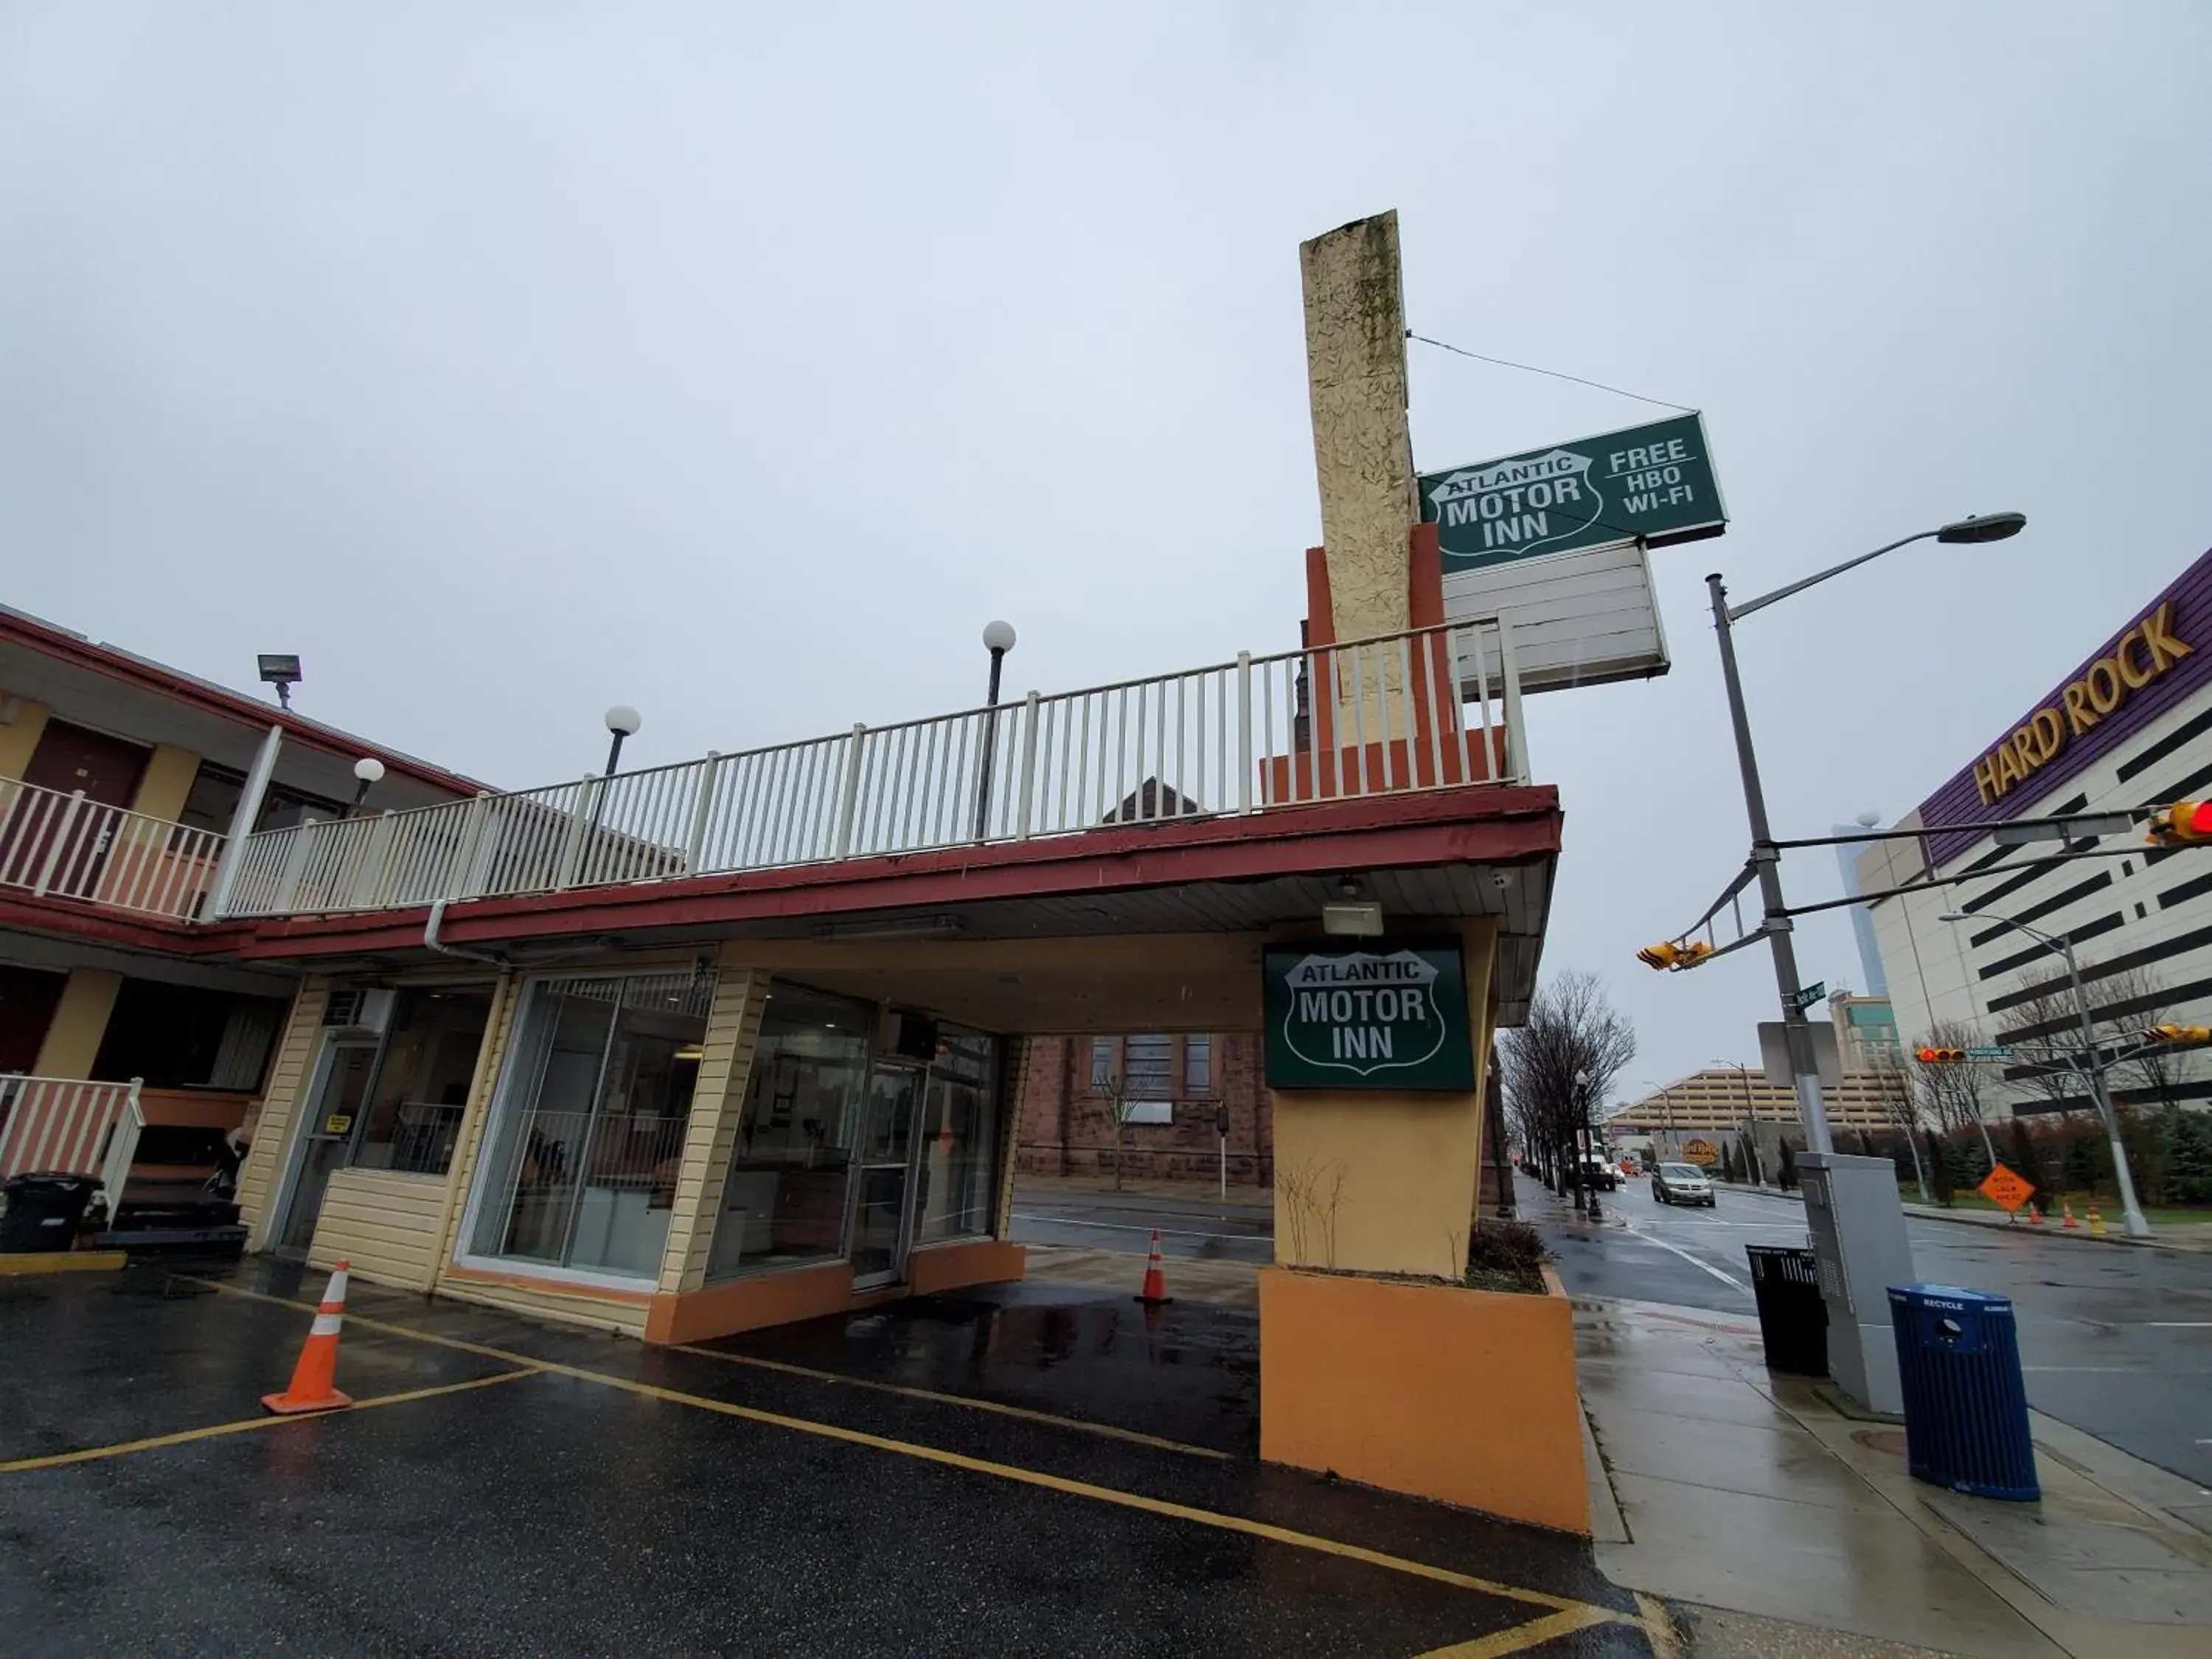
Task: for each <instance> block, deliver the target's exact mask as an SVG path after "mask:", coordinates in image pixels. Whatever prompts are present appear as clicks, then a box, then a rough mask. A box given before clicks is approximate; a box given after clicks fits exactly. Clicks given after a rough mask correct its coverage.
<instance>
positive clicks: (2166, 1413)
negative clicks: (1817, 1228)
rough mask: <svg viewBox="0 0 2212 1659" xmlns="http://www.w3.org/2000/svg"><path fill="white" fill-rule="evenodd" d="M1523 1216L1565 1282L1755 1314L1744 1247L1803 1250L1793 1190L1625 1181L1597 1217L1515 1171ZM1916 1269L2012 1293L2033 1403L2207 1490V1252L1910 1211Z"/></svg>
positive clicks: (2211, 1381) (2211, 1367)
mask: <svg viewBox="0 0 2212 1659" xmlns="http://www.w3.org/2000/svg"><path fill="white" fill-rule="evenodd" d="M1519 1194H1520V1202H1521V1212H1522V1215H1523V1216H1524V1217H1526V1218H1528V1219H1529V1220H1531V1221H1533V1222H1534V1223H1535V1224H1536V1225H1537V1227H1538V1228H1539V1230H1540V1231H1542V1233H1543V1235H1544V1238H1545V1242H1546V1243H1547V1244H1549V1245H1550V1246H1551V1248H1552V1250H1553V1254H1554V1255H1556V1256H1557V1257H1558V1262H1557V1266H1558V1267H1559V1278H1560V1280H1561V1282H1562V1283H1564V1284H1565V1285H1566V1287H1567V1289H1568V1291H1570V1292H1572V1293H1576V1294H1580V1295H1588V1296H1605V1297H1630V1298H1633V1299H1636V1300H1638V1301H1645V1302H1668V1303H1674V1304H1678V1305H1683V1306H1689V1307H1697V1308H1707V1309H1711V1310H1716V1311H1719V1312H1723V1313H1731V1314H1740V1315H1745V1316H1752V1315H1755V1313H1756V1309H1755V1307H1754V1304H1753V1301H1752V1297H1751V1284H1750V1279H1749V1275H1748V1272H1747V1268H1746V1266H1745V1262H1744V1254H1743V1250H1744V1246H1745V1245H1747V1244H1802V1243H1804V1242H1805V1224H1804V1219H1803V1216H1804V1212H1803V1208H1802V1206H1801V1205H1800V1204H1798V1202H1797V1201H1796V1200H1795V1199H1790V1198H1784V1197H1781V1196H1778V1195H1767V1194H1759V1193H1757V1192H1753V1191H1747V1190H1743V1189H1740V1188H1723V1190H1722V1192H1721V1194H1720V1203H1719V1206H1718V1207H1717V1208H1716V1209H1712V1210H1702V1209H1699V1210H1692V1209H1681V1208H1670V1207H1668V1206H1665V1205H1661V1204H1655V1203H1654V1202H1653V1201H1652V1200H1651V1196H1650V1193H1649V1192H1648V1191H1647V1190H1646V1187H1645V1183H1644V1182H1642V1181H1640V1180H1639V1181H1631V1182H1627V1183H1626V1184H1625V1185H1624V1186H1623V1187H1622V1188H1621V1189H1620V1191H1619V1192H1616V1193H1607V1194H1601V1196H1600V1209H1601V1214H1602V1221H1601V1225H1597V1226H1595V1227H1593V1226H1591V1225H1589V1224H1587V1223H1583V1222H1577V1221H1576V1220H1575V1219H1574V1218H1573V1214H1572V1212H1571V1211H1569V1212H1565V1215H1564V1216H1562V1215H1561V1214H1560V1213H1559V1204H1558V1201H1557V1200H1555V1199H1553V1196H1552V1195H1551V1194H1549V1193H1547V1192H1546V1191H1545V1190H1544V1188H1542V1187H1541V1186H1540V1185H1538V1184H1537V1183H1536V1182H1532V1181H1528V1180H1527V1179H1525V1178H1522V1179H1520V1182H1519ZM1905 1225H1906V1231H1907V1232H1908V1234H1909V1235H1910V1237H1911V1242H1912V1253H1913V1261H1914V1265H1915V1267H1917V1270H1918V1272H1919V1274H1920V1276H1921V1278H1922V1279H1923V1280H1927V1281H1929V1282H1933V1283H1937V1284H1950V1285H1966V1286H1968V1287H1970V1288H1972V1289H1974V1290H1979V1291H1991V1292H1994V1293H1996V1294H1997V1295H2001V1296H2008V1297H2011V1298H2012V1299H2013V1303H2014V1305H2015V1307H2016V1308H2017V1310H2019V1316H2020V1333H2021V1364H2022V1367H2023V1369H2024V1370H2026V1372H2027V1397H2028V1401H2029V1402H2030V1403H2031V1404H2032V1405H2033V1406H2034V1407H2036V1408H2037V1409H2038V1410H2039V1411H2044V1412H2047V1413H2050V1414H2051V1416H2053V1417H2055V1418H2057V1419H2059V1420H2060V1421H2062V1422H2064V1423H2069V1424H2071V1425H2074V1426H2075V1428H2078V1429H2081V1430H2082V1431H2085V1432H2087V1433H2089V1434H2093V1435H2095V1436H2097V1437H2099V1438H2100V1439H2103V1440H2107V1441H2110V1442H2111V1443H2112V1444H2114V1445H2116V1446H2118V1447H2120V1448H2121V1449H2123V1450H2124V1451H2127V1452H2130V1453H2132V1454H2133V1455H2136V1456H2137V1457H2140V1458H2143V1459H2145V1460H2146V1461H2148V1462H2153V1463H2156V1464H2159V1465H2160V1466H2161V1467H2163V1468H2168V1469H2171V1470H2172V1471H2173V1472H2174V1473H2175V1474H2179V1475H2182V1476H2184V1477H2185V1478H2187V1479H2189V1480H2194V1481H2196V1482H2197V1485H2198V1486H2204V1487H2212V1255H2203V1254H2192V1253H2189V1252H2185V1251H2179V1250H2160V1249H2139V1248H2132V1247H2128V1246H2124V1245H2114V1244H2093V1243H2085V1242H2083V1241H2081V1240H2078V1239H2073V1238H2066V1237H2054V1236H2052V1235H2051V1234H2050V1233H2045V1232H2030V1231H2013V1230H2011V1229H2008V1228H1994V1227H1976V1226H1969V1225H1961V1224H1960V1223H1957V1222H1952V1221H1934V1220H1926V1219H1922V1218H1908V1219H1907V1221H1906V1224H1905Z"/></svg>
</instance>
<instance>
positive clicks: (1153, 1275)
mask: <svg viewBox="0 0 2212 1659" xmlns="http://www.w3.org/2000/svg"><path fill="white" fill-rule="evenodd" d="M1137 1300H1138V1301H1139V1302H1141V1303H1143V1304H1145V1305H1146V1307H1148V1308H1164V1307H1165V1306H1166V1305H1167V1304H1169V1303H1170V1302H1172V1301H1174V1300H1175V1298H1174V1297H1171V1296H1170V1295H1169V1294H1168V1276H1167V1274H1166V1273H1164V1271H1162V1269H1161V1267H1160V1230H1159V1229H1158V1227H1155V1228H1153V1229H1152V1260H1150V1261H1147V1262H1146V1263H1145V1288H1144V1289H1143V1290H1141V1291H1138V1292H1137Z"/></svg>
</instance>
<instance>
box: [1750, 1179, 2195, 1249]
mask: <svg viewBox="0 0 2212 1659" xmlns="http://www.w3.org/2000/svg"><path fill="white" fill-rule="evenodd" d="M1721 1190H1722V1191H1723V1192H1727V1193H1740V1194H1743V1195H1744V1196H1745V1197H1747V1198H1772V1199H1778V1200H1782V1201H1783V1202H1784V1203H1790V1204H1802V1203H1803V1202H1804V1201H1805V1200H1804V1198H1803V1196H1802V1194H1799V1193H1797V1192H1795V1191H1790V1192H1783V1191H1780V1190H1778V1189H1776V1188H1758V1187H1723V1188H1722V1189H1721ZM1904 1210H1905V1214H1907V1215H1909V1216H1918V1217H1920V1218H1923V1219H1925V1220H1929V1221H1957V1222H1963V1223H1965V1224H1966V1225H1967V1226H1969V1227H2011V1228H2015V1229H2018V1230H2022V1231H2031V1232H2033V1233H2035V1234H2037V1235H2038V1236H2043V1235H2046V1234H2047V1235H2048V1236H2049V1237H2052V1238H2064V1239H2078V1240H2080V1241H2081V1243H2086V1244H2129V1245H2133V1246H2135V1247H2136V1249H2144V1248H2148V1249H2160V1250H2192V1251H2197V1252H2203V1253H2212V1220H2208V1221H2191V1222H2185V1223H2181V1224H2179V1225H2177V1224H2174V1223H2172V1222H2169V1223H2166V1225H2162V1226H2160V1227H2159V1228H2158V1229H2157V1230H2156V1231H2155V1233H2154V1236H2153V1237H2149V1238H2130V1237H2128V1236H2127V1234H2125V1233H2124V1232H2123V1231H2120V1228H2119V1226H2118V1224H2117V1223H2116V1222H2115V1221H2113V1220H2112V1218H2109V1217H2107V1218H2106V1223H2105V1231H2103V1232H2102V1233H2093V1232H2091V1231H2089V1225H2088V1223H2087V1221H2086V1220H2080V1219H2078V1218H2077V1223H2076V1225H2074V1226H2072V1227H2068V1226H2066V1225H2064V1224H2063V1223H2062V1222H2058V1221H2046V1222H2045V1223H2044V1224H2043V1225H2041V1226H2036V1225H2033V1223H2031V1222H2027V1221H2015V1220H2014V1219H2012V1218H2010V1217H2008V1216H2004V1215H2000V1214H1998V1213H1997V1212H1995V1211H1993V1210H1956V1209H1946V1208H1944V1207H1943V1206H1942V1205H1940V1204H1912V1203H1907V1204H1905V1206H1904Z"/></svg>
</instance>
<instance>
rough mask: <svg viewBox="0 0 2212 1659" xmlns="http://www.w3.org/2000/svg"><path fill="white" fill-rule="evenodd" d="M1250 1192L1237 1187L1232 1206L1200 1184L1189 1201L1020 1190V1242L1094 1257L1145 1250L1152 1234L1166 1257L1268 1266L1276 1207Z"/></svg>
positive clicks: (1046, 1185) (1026, 1186)
mask: <svg viewBox="0 0 2212 1659" xmlns="http://www.w3.org/2000/svg"><path fill="white" fill-rule="evenodd" d="M1251 1194H1252V1189H1251V1188H1249V1187H1247V1188H1233V1187H1232V1188H1230V1194H1229V1201H1228V1202H1227V1203H1226V1204H1224V1203H1222V1202H1221V1201H1220V1200H1218V1199H1217V1198H1216V1197H1215V1196H1214V1194H1213V1193H1212V1190H1210V1189H1209V1188H1205V1187H1200V1186H1196V1185H1194V1186H1193V1188H1192V1189H1191V1191H1190V1193H1189V1194H1188V1196H1185V1195H1182V1194H1176V1196H1174V1197H1162V1196H1160V1195H1158V1194H1145V1193H1134V1192H1126V1193H1115V1192H1086V1191H1080V1190H1074V1191H1071V1190H1067V1189H1065V1188H1061V1187H1060V1186H1059V1185H1058V1184H1057V1183H1051V1182H1028V1181H1018V1182H1016V1183H1015V1185H1014V1212H1013V1232H1012V1236H1013V1237H1014V1239H1015V1240H1016V1241H1017V1242H1018V1243H1024V1244H1064V1245H1070V1246H1073V1247H1076V1248H1079V1249H1093V1250H1099V1249H1103V1250H1142V1249H1145V1248H1146V1245H1147V1244H1148V1243H1150V1241H1151V1238H1152V1230H1153V1229H1154V1228H1155V1227H1157V1228H1158V1229H1159V1234H1160V1254H1161V1255H1173V1256H1195V1257H1197V1258H1199V1259H1200V1260H1203V1261H1253V1262H1267V1261H1273V1260H1274V1259H1275V1244H1274V1208H1273V1202H1272V1200H1268V1199H1267V1198H1265V1197H1261V1198H1258V1199H1255V1198H1254V1197H1253V1196H1252V1195H1251Z"/></svg>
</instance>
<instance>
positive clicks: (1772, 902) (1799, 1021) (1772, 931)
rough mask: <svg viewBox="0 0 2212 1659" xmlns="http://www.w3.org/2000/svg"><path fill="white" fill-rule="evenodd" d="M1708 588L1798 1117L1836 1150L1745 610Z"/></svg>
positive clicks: (1723, 591) (1717, 583)
mask: <svg viewBox="0 0 2212 1659" xmlns="http://www.w3.org/2000/svg"><path fill="white" fill-rule="evenodd" d="M1839 568H1840V567H1839ZM1705 587H1706V589H1707V591H1708V592H1710V593H1711V596H1712V605H1713V627H1714V629H1715V630H1716V631H1717V633H1718V634H1719V636H1720V647H1721V678H1722V679H1723V681H1724V682H1726V684H1727V686H1728V702H1729V724H1730V725H1731V726H1733V727H1734V728H1735V759H1736V766H1737V769H1739V770H1740V771H1741V773H1742V774H1743V808H1744V812H1745V815H1746V816H1747V817H1748V818H1749V819H1750V820H1751V857H1752V861H1753V863H1754V864H1756V865H1757V866H1759V901H1760V902H1761V904H1762V905H1763V906H1764V907H1765V922H1764V926H1765V933H1766V942H1767V944H1768V945H1769V946H1770V947H1771V949H1772V951H1773V955H1774V981H1775V986H1776V988H1777V989H1778V990H1779V991H1780V992H1781V994H1782V1024H1783V1030H1784V1036H1786V1037H1787V1039H1788V1042H1789V1046H1790V1076H1791V1077H1792V1078H1793V1079H1795V1080H1796V1087H1797V1115H1798V1116H1799V1117H1800V1118H1801V1119H1802V1120H1803V1121H1804V1124H1805V1139H1806V1142H1807V1144H1808V1146H1810V1147H1811V1148H1812V1150H1813V1151H1814V1152H1833V1151H1835V1150H1836V1148H1835V1144H1834V1142H1833V1141H1832V1139H1830V1137H1829V1134H1828V1112H1827V1108H1826V1104H1825V1103H1823V1102H1822V1100H1821V1098H1820V1066H1819V1065H1818V1064H1817V1063H1816V1062H1815V1061H1814V1058H1813V1030H1812V1027H1811V1025H1810V1024H1808V1023H1807V1021H1806V1018H1805V1008H1804V1005H1803V1004H1802V1003H1801V1002H1800V1001H1799V1000H1798V999H1797V989H1798V986H1799V983H1800V981H1799V980H1798V977H1797V947H1796V942H1795V941H1794V940H1793V939H1791V937H1790V931H1791V927H1792V924H1791V922H1790V917H1789V915H1788V914H1787V913H1786V909H1785V906H1784V901H1783V897H1782V854H1781V853H1780V852H1779V851H1778V850H1777V848H1775V846H1774V834H1773V831H1772V829H1771V828H1770V827H1769V825H1768V823H1767V819H1766V792H1765V789H1764V788H1763V787H1761V786H1760V783H1759V756H1758V754H1757V752H1756V751H1755V750H1753V747H1752V743H1751V715H1750V714H1749V713H1748V712H1747V710H1746V709H1745V708H1744V706H1743V680H1742V678H1741V676H1740V675H1739V674H1738V673H1737V671H1736V662H1735V632H1734V630H1733V627H1732V624H1733V623H1734V622H1735V617H1736V616H1737V615H1740V614H1741V612H1731V611H1729V602H1728V587H1727V586H1726V584H1724V583H1723V581H1722V580H1721V578H1720V576H1719V574H1718V573H1716V574H1712V575H1710V576H1707V577H1706V578H1705ZM1782 591H1783V592H1789V591H1790V590H1789V589H1786V588H1785V589H1784V590H1782ZM1780 597H1781V594H1780V593H1777V594H1774V595H1771V596H1770V597H1769V599H1767V600H1760V601H1756V602H1755V603H1759V604H1765V603H1770V602H1771V599H1778V598H1780ZM1749 608H1750V607H1746V609H1749Z"/></svg>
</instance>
